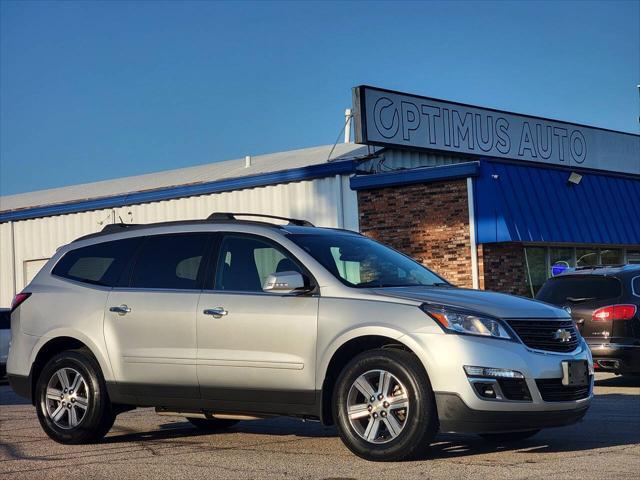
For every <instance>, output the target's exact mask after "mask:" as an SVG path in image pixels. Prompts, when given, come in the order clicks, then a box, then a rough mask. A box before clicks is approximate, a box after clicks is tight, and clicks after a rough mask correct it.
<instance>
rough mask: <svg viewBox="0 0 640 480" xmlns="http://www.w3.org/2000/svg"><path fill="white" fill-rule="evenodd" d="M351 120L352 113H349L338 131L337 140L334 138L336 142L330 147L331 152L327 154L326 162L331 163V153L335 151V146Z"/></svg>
mask: <svg viewBox="0 0 640 480" xmlns="http://www.w3.org/2000/svg"><path fill="white" fill-rule="evenodd" d="M351 118H353V112H352V113H350V114H349V116H347V119H346V120H345V122H344V125H343V126H342V128H341V129H340V133H338V138H336V141H335V143H334V144H333V147H331V151H330V152H329V156H328V157H327V162H330V161H331V155H332V154H333V151H334V150H335V149H336V145H338V142H339V141H340V137H341V136H342V134H343V133H344V129H345V128H347V125H348V124H349V121H350V120H351Z"/></svg>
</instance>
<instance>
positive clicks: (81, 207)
mask: <svg viewBox="0 0 640 480" xmlns="http://www.w3.org/2000/svg"><path fill="white" fill-rule="evenodd" d="M356 165H357V160H356V159H350V160H342V161H333V162H330V163H321V164H318V165H310V166H308V167H300V168H292V169H290V170H281V171H278V172H269V173H262V174H257V175H251V176H246V177H240V178H230V179H225V180H216V181H214V182H205V183H197V184H191V185H180V186H175V187H165V188H158V189H154V190H146V191H143V192H134V193H126V194H120V195H113V196H109V197H102V198H94V199H87V200H79V201H72V202H68V203H59V204H54V205H46V206H38V207H27V208H24V209H18V210H9V211H5V212H0V223H5V222H13V221H17V220H28V219H33V218H40V217H50V216H54V215H65V214H69V213H79V212H85V211H90V210H102V209H105V208H115V207H124V206H128V205H136V204H140V203H150V202H158V201H162V200H172V199H176V198H184V197H194V196H199V195H208V194H212V193H221V192H229V191H233V190H243V189H247V188H255V187H264V186H268V185H276V184H281V183H289V182H299V181H303V180H312V179H315V178H323V177H331V176H334V175H344V174H350V173H354V172H355V170H356Z"/></svg>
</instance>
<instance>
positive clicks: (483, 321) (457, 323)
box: [420, 303, 514, 340]
mask: <svg viewBox="0 0 640 480" xmlns="http://www.w3.org/2000/svg"><path fill="white" fill-rule="evenodd" d="M420 308H422V310H424V312H426V313H427V315H429V316H430V317H431V318H433V319H434V320H435V321H436V322H438V323H439V324H440V326H441V327H442V328H444V329H445V330H446V331H447V332H450V333H463V334H467V335H480V336H482V337H493V338H504V339H507V340H513V339H514V337H513V336H512V335H511V334H510V333H509V331H508V329H507V328H506V327H505V326H504V324H503V323H502V322H501V321H500V320H497V319H495V318H490V317H485V316H482V315H480V314H476V313H473V312H465V311H463V310H454V309H450V308H447V307H440V306H435V305H429V304H427V303H425V304H423V305H422V306H421V307H420Z"/></svg>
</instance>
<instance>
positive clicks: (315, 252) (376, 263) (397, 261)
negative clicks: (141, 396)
mask: <svg viewBox="0 0 640 480" xmlns="http://www.w3.org/2000/svg"><path fill="white" fill-rule="evenodd" d="M288 238H289V239H290V240H292V241H293V242H295V243H296V244H297V245H298V246H299V247H301V248H303V249H304V250H306V251H307V252H309V253H310V254H311V256H313V258H315V259H316V260H317V261H318V262H320V263H321V264H322V265H323V266H324V267H325V268H326V269H327V270H329V271H330V272H331V273H332V274H333V275H334V276H335V277H336V278H338V280H340V281H341V282H342V283H344V284H345V285H348V286H350V287H357V288H370V287H408V286H443V285H449V283H447V282H446V281H445V280H443V279H442V278H440V277H439V276H437V275H436V274H435V273H433V272H432V271H430V270H428V269H427V268H425V267H423V266H422V265H420V264H419V263H418V262H415V261H414V260H411V259H410V258H409V257H407V256H405V255H403V254H401V253H400V252H397V251H395V250H393V249H391V248H389V247H385V246H384V245H382V244H380V243H378V242H376V241H374V240H371V239H369V238H367V237H362V236H358V235H345V234H338V235H326V234H321V235H306V234H299V235H296V234H291V235H288Z"/></svg>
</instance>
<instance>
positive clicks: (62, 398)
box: [45, 367, 89, 430]
mask: <svg viewBox="0 0 640 480" xmlns="http://www.w3.org/2000/svg"><path fill="white" fill-rule="evenodd" d="M45 402H46V407H47V415H48V416H49V418H50V419H51V421H52V422H53V423H54V424H55V425H56V426H57V427H59V428H63V429H65V430H69V429H71V428H75V427H77V426H78V425H79V424H80V422H82V420H83V419H84V417H85V415H86V414H87V410H88V408H89V388H88V386H87V381H86V380H85V379H84V377H83V376H82V374H80V372H78V371H77V370H75V369H73V368H68V367H65V368H61V369H59V370H57V371H56V372H55V373H54V374H53V375H52V376H51V378H50V379H49V382H48V383H47V397H46V400H45Z"/></svg>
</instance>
